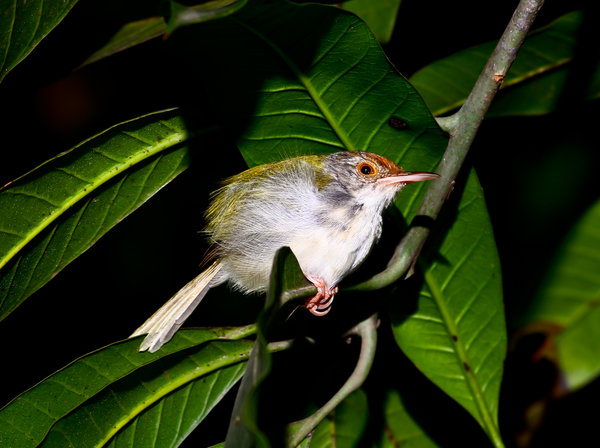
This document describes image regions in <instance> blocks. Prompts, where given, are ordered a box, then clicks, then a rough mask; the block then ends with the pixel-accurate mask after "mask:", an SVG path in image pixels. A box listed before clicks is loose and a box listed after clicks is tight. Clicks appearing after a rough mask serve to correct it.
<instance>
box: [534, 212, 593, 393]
mask: <svg viewBox="0 0 600 448" xmlns="http://www.w3.org/2000/svg"><path fill="white" fill-rule="evenodd" d="M527 321H528V323H529V325H531V326H532V328H533V329H534V330H535V329H539V328H540V327H541V328H544V327H546V328H547V329H548V336H549V337H550V338H551V340H552V341H553V342H554V346H555V347H556V358H557V359H556V361H557V364H558V368H559V371H560V372H561V374H562V375H563V376H564V385H565V387H566V389H567V390H569V391H570V390H575V389H578V388H580V387H582V386H584V385H586V384H588V383H589V382H591V381H592V380H594V379H596V378H598V376H599V375H600V201H597V202H596V203H595V204H594V205H593V206H592V207H591V208H590V209H589V210H588V211H587V212H586V213H585V214H584V215H583V216H582V217H581V219H580V220H579V222H578V223H577V224H576V225H575V226H573V228H572V229H571V231H570V232H569V234H568V236H567V237H566V239H565V241H564V242H563V244H562V247H561V248H560V250H559V252H558V254H557V256H556V258H555V259H554V263H553V265H552V267H551V269H550V270H549V271H548V274H547V276H546V279H545V281H544V283H543V284H542V286H541V287H540V290H539V292H538V294H537V296H536V298H535V300H534V302H533V304H532V307H531V309H530V311H529V313H528V315H527Z"/></svg>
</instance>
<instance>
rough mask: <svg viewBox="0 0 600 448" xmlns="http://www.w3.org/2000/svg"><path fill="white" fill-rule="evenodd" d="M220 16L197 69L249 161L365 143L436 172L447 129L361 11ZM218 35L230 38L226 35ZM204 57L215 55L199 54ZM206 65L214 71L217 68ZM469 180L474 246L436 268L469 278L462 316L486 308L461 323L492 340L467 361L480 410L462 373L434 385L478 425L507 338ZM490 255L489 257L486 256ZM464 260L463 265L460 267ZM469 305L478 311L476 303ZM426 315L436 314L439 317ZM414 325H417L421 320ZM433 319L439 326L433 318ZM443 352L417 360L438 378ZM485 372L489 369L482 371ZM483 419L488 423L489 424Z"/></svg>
mask: <svg viewBox="0 0 600 448" xmlns="http://www.w3.org/2000/svg"><path fill="white" fill-rule="evenodd" d="M275 17H277V20H275ZM275 23H277V26H275V25H274V24H275ZM304 23H311V24H312V27H313V30H314V32H313V33H312V34H311V36H310V38H309V39H308V40H305V41H304V45H303V46H298V45H296V42H298V39H299V37H300V36H304V35H305V30H304V26H303V24H304ZM218 24H219V26H220V28H217V27H216V25H217V22H211V23H210V24H208V26H207V27H206V28H204V29H203V31H205V32H206V33H204V32H203V33H201V34H200V36H199V37H200V41H202V42H204V45H203V47H202V49H203V50H206V49H210V50H214V52H212V51H211V52H209V53H207V54H206V53H202V54H203V56H202V58H200V57H198V59H201V60H202V61H203V65H202V68H203V71H204V73H205V74H207V75H208V79H207V81H206V82H207V83H208V84H209V85H212V86H214V90H213V91H212V93H213V94H214V97H215V101H214V102H215V104H219V105H220V106H221V107H222V108H223V115H224V116H226V117H227V123H228V124H229V125H230V126H231V128H232V130H233V132H234V133H236V134H237V135H239V137H238V146H239V147H240V149H241V151H242V154H243V155H244V157H245V159H246V161H247V162H248V164H249V165H256V164H260V163H265V162H271V161H274V160H279V159H281V158H282V157H283V156H284V155H285V156H292V155H298V154H310V153H313V154H314V153H317V154H318V153H327V152H331V151H336V150H342V149H350V150H356V149H362V150H369V151H372V152H375V153H378V154H381V155H384V156H386V157H388V158H390V159H392V160H394V161H397V162H400V163H401V164H402V165H403V166H404V167H405V168H407V169H409V170H415V169H418V170H435V167H436V165H437V162H438V161H439V159H440V158H441V155H442V153H443V151H444V149H445V145H446V141H447V140H446V137H445V136H444V135H443V134H442V133H441V132H440V130H439V128H438V127H437V125H436V123H435V121H434V120H433V119H432V117H431V115H430V114H429V112H428V111H427V109H426V108H425V107H424V104H423V102H422V100H421V98H420V97H419V95H418V94H417V93H416V92H415V91H414V90H413V89H412V87H411V86H410V85H409V84H408V83H407V82H406V80H405V79H404V78H402V76H400V75H399V74H398V73H396V72H395V71H394V69H393V67H391V65H390V64H389V62H388V61H387V59H386V58H385V56H384V54H383V53H382V51H381V48H380V47H379V45H378V44H377V42H376V41H375V39H374V38H373V36H372V35H371V34H370V32H369V30H368V29H367V27H366V26H365V25H364V23H362V22H361V21H359V20H358V19H357V18H356V17H354V16H351V15H348V14H345V13H343V12H341V11H339V10H336V9H333V8H330V7H323V6H317V5H308V6H292V5H286V4H284V3H282V4H279V3H278V4H276V5H273V4H271V5H269V8H267V9H266V10H260V9H256V10H252V11H249V10H248V9H247V10H244V11H242V13H240V14H236V15H233V16H231V17H230V18H228V19H224V20H223V21H222V22H219V23H218ZM212 25H215V27H214V28H213V27H212ZM219 33H225V34H226V35H227V36H230V37H231V38H230V39H227V40H223V39H221V34H219ZM239 41H244V42H246V44H247V46H246V47H244V49H243V51H241V49H240V48H237V46H236V45H233V43H234V42H239ZM229 43H232V45H229ZM225 56H226V57H225ZM207 60H209V61H211V63H206V61H207ZM248 66H252V67H253V68H255V70H253V71H252V72H251V73H250V74H249V75H248V76H245V77H244V78H243V79H238V78H236V79H235V81H234V79H233V78H231V77H228V76H224V75H223V73H226V74H236V73H239V72H240V71H242V70H244V67H248ZM210 67H219V69H220V70H219V72H218V73H216V72H215V73H213V72H211V71H210ZM234 135H235V134H234ZM475 184H476V181H475ZM475 184H473V182H471V183H470V187H469V190H468V191H469V194H471V196H470V197H469V198H470V199H469V200H471V199H473V198H476V199H477V200H475V201H474V205H473V210H474V211H473V212H472V211H471V210H470V207H471V205H469V206H465V207H464V209H461V210H460V212H459V214H463V213H466V215H465V218H464V219H463V220H462V221H461V222H462V223H468V222H469V221H470V219H471V218H472V216H469V214H470V213H474V216H475V221H473V223H472V227H469V228H468V229H467V230H466V231H465V230H464V229H463V230H457V232H459V233H461V235H460V237H459V238H460V239H462V240H464V242H466V243H470V242H471V241H472V238H473V237H474V235H476V236H477V238H476V242H477V247H476V249H477V250H476V251H475V250H474V248H473V244H467V245H466V246H465V245H462V244H454V242H452V243H448V245H447V247H446V248H445V252H447V253H444V255H445V256H446V258H447V259H448V260H449V261H448V263H449V268H448V269H446V268H444V270H441V269H440V270H436V272H435V273H434V274H431V275H433V276H434V277H433V278H434V280H435V282H439V283H440V284H443V283H444V282H445V281H446V280H448V281H449V280H450V279H452V282H449V283H451V288H450V289H454V288H455V287H456V286H455V285H457V284H458V285H460V287H463V286H464V285H469V287H471V286H473V285H475V286H474V287H475V291H476V295H477V297H478V298H479V297H484V298H483V299H482V300H481V301H480V302H478V303H477V304H476V305H473V304H471V303H468V304H465V303H464V302H462V305H460V307H459V310H456V311H457V312H458V311H460V312H461V314H464V315H466V316H468V318H466V320H465V322H467V323H468V325H471V324H473V321H476V320H477V318H478V317H480V316H477V313H478V312H479V311H478V308H477V307H479V306H482V305H481V304H483V306H484V307H485V309H486V310H487V311H490V312H491V313H492V314H493V315H492V316H491V317H490V316H483V317H484V318H486V319H487V320H484V321H483V322H482V323H481V326H483V328H480V327H481V326H480V325H478V324H473V326H472V327H470V328H465V329H464V330H463V329H462V328H461V335H462V336H463V337H465V341H467V340H468V338H467V337H466V336H467V334H468V335H470V336H476V337H477V338H481V339H482V341H483V340H484V339H488V340H489V339H494V344H495V345H494V346H493V347H490V351H491V354H490V355H489V357H488V354H486V353H483V351H482V349H481V348H480V347H479V345H478V344H475V345H476V346H477V347H478V348H477V349H476V350H475V349H474V350H475V351H474V352H473V353H472V355H473V356H474V359H471V358H469V359H468V361H472V362H473V363H474V365H475V367H474V368H475V369H476V370H477V373H475V374H474V373H473V372H470V373H469V374H468V375H467V376H468V377H469V378H470V377H472V376H476V378H477V381H480V380H481V381H482V383H483V382H485V381H489V384H486V391H485V393H486V396H485V397H483V398H482V400H483V402H484V404H483V408H484V413H485V417H484V418H481V417H480V415H479V410H478V409H477V406H475V405H474V401H475V400H476V398H478V397H480V396H481V394H480V393H479V392H478V393H477V394H476V395H474V394H470V392H469V387H470V386H471V385H472V384H475V383H473V382H472V381H470V380H467V378H465V377H463V378H462V380H461V381H441V382H439V383H438V384H439V385H440V387H442V388H443V389H444V391H445V392H446V393H448V394H450V395H451V396H453V397H455V398H456V399H457V400H458V401H459V403H461V404H462V405H463V406H467V407H468V409H469V410H470V411H472V412H473V414H474V415H475V417H476V418H477V419H478V420H479V421H480V423H482V424H483V425H484V426H485V425H488V426H489V427H493V428H495V427H496V409H497V400H498V397H497V395H498V387H499V381H500V377H501V372H502V359H503V356H504V352H503V347H504V344H505V334H504V329H503V324H504V319H503V311H502V302H501V300H502V298H501V286H500V272H499V266H498V260H497V254H496V249H495V243H494V239H493V234H492V232H491V228H490V224H489V219H488V217H487V211H486V209H485V204H484V203H483V197H482V195H481V191H480V190H479V189H478V187H476V186H474V185H475ZM424 188H426V185H424V184H421V185H412V186H409V187H407V188H406V190H405V191H403V192H402V194H401V195H400V197H399V199H398V201H397V206H398V207H399V209H400V210H401V212H402V213H403V215H404V216H405V217H406V218H407V219H408V220H410V219H411V218H412V216H414V214H415V212H416V209H417V207H418V204H419V198H420V194H421V193H422V192H423V190H424ZM473 227H475V228H474V229H473ZM457 229H460V227H458V228H457ZM485 253H489V257H490V258H489V259H487V260H486V263H481V261H482V259H485ZM492 265H494V266H492ZM464 266H468V269H463V267H464ZM469 298H471V296H470V295H469ZM423 300H426V299H423ZM446 300H448V297H447V296H442V297H438V303H439V304H440V306H442V307H447V306H449V305H448V304H446V303H445V302H446ZM457 302H460V300H459V301H457ZM470 306H475V307H476V308H475V309H473V310H472V309H471V308H470ZM424 313H428V312H426V311H424ZM436 313H438V315H439V311H431V315H432V316H436ZM475 316H477V317H475ZM488 317H489V319H488ZM453 318H454V319H457V318H458V316H454V317H453ZM433 319H435V320H439V316H438V317H435V318H433ZM414 322H420V320H419V318H415V320H414ZM432 325H433V326H436V327H437V326H439V325H440V323H439V322H437V323H432ZM442 326H443V325H442ZM396 330H397V331H398V332H401V333H403V334H404V336H405V337H406V338H409V335H410V338H418V340H419V341H420V342H421V343H423V344H425V345H429V346H436V344H438V342H439V341H438V339H439V334H438V333H439V331H438V330H437V328H436V331H434V332H425V333H423V332H422V331H421V328H415V326H413V327H410V328H409V327H408V326H405V327H403V329H396ZM463 332H464V333H463ZM446 337H447V338H448V340H445V341H444V342H445V343H447V342H448V341H450V343H449V344H448V345H447V347H446V348H447V349H448V351H451V352H452V353H450V354H449V357H450V359H451V360H452V363H454V364H451V365H452V367H454V368H455V371H456V375H457V376H458V375H463V374H464V371H463V370H462V369H464V366H463V364H462V362H459V359H458V358H457V356H456V354H455V353H454V352H453V350H454V348H453V347H454V344H453V342H452V340H451V339H450V335H449V334H448V333H446ZM400 339H401V338H399V341H400ZM478 340H479V339H478ZM471 343H473V341H471ZM401 345H402V347H403V348H405V345H406V344H405V343H404V341H403V342H402V343H401ZM499 354H500V355H499ZM438 358H440V359H437V358H436V362H434V361H433V359H431V358H430V357H429V353H428V354H427V356H425V361H424V362H422V361H421V360H420V359H419V356H417V357H416V362H417V363H418V365H419V367H420V368H421V370H422V371H423V372H424V373H425V374H426V375H428V376H429V377H435V376H436V375H440V374H442V375H443V373H444V372H446V371H447V370H446V368H447V366H448V364H449V362H448V359H447V358H444V357H438ZM441 358H443V359H441ZM483 358H486V359H483ZM437 361H440V362H441V364H438V363H437ZM480 361H481V363H482V365H481V366H479V365H478V363H479V362H480ZM483 364H485V368H483ZM480 369H481V372H479V370H480ZM485 375H489V377H485V378H484V379H481V378H482V377H483V376H485ZM463 376H464V375H463ZM479 404H481V403H479ZM485 419H488V421H486V422H484V420H485Z"/></svg>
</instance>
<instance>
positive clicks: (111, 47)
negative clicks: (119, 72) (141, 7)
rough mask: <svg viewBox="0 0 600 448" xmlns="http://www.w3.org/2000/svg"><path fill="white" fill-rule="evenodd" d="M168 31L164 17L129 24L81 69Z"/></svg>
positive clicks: (85, 62) (88, 59)
mask: <svg viewBox="0 0 600 448" xmlns="http://www.w3.org/2000/svg"><path fill="white" fill-rule="evenodd" d="M166 31H167V26H166V24H165V21H164V19H163V18H162V17H150V18H148V19H143V20H137V21H135V22H131V23H127V24H125V25H123V27H121V29H119V30H118V31H117V32H116V33H115V34H114V35H113V36H112V37H111V38H110V40H109V41H108V42H107V43H106V44H105V45H103V46H102V48H100V49H99V50H97V51H95V52H94V53H93V54H92V55H91V56H90V57H89V58H87V59H86V60H85V61H84V63H83V64H81V67H83V66H84V65H88V64H91V63H93V62H96V61H99V60H100V59H104V58H106V57H108V56H112V55H113V54H116V53H119V52H120V51H123V50H126V49H128V48H131V47H134V46H136V45H139V44H141V43H144V42H146V41H148V40H150V39H154V38H155V37H158V36H161V35H162V34H164V33H165V32H166Z"/></svg>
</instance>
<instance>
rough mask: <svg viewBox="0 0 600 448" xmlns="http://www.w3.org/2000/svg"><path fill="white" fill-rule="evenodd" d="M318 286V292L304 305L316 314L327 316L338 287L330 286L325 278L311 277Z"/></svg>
mask: <svg viewBox="0 0 600 448" xmlns="http://www.w3.org/2000/svg"><path fill="white" fill-rule="evenodd" d="M309 280H310V281H311V282H312V283H313V284H314V285H315V287H316V288H317V294H316V295H315V296H313V297H310V298H309V299H307V300H306V303H305V304H304V307H305V308H306V309H307V310H308V311H310V312H311V313H312V314H314V315H315V316H325V315H326V314H327V313H329V311H330V310H331V304H332V302H333V298H334V297H335V295H336V294H337V292H338V287H337V286H335V287H333V288H331V289H330V288H328V287H327V286H326V285H325V282H324V281H323V279H320V278H309Z"/></svg>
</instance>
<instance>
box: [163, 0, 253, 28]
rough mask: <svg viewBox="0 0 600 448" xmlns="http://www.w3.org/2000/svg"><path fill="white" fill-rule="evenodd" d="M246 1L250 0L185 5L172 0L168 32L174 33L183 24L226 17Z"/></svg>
mask: <svg viewBox="0 0 600 448" xmlns="http://www.w3.org/2000/svg"><path fill="white" fill-rule="evenodd" d="M246 3H248V0H211V1H207V2H204V3H202V4H199V5H194V6H185V5H182V4H181V3H179V2H176V1H173V0H171V14H170V15H169V20H168V22H167V32H168V33H172V32H173V31H175V30H176V29H177V28H179V27H182V26H187V25H193V24H195V23H202V22H206V21H208V20H214V19H219V18H221V17H226V16H228V15H230V14H233V13H234V12H236V11H237V10H239V9H240V8H242V7H244V6H245V5H246Z"/></svg>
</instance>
